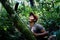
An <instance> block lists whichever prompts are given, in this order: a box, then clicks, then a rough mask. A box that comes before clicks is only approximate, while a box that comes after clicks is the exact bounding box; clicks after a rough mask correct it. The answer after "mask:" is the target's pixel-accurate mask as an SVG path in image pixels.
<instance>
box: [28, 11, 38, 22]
mask: <svg viewBox="0 0 60 40" xmlns="http://www.w3.org/2000/svg"><path fill="white" fill-rule="evenodd" d="M29 16H33V17H34V22H37V20H38V17H37V16H36V15H35V14H34V13H33V12H30V15H29Z"/></svg>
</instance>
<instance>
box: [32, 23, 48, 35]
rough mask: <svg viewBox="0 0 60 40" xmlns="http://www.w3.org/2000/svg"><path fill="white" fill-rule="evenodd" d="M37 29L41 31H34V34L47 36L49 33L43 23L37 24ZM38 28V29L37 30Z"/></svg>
mask: <svg viewBox="0 0 60 40" xmlns="http://www.w3.org/2000/svg"><path fill="white" fill-rule="evenodd" d="M37 29H39V30H38V31H40V32H41V33H36V32H33V34H34V35H35V36H46V35H47V34H48V31H46V30H45V28H44V27H43V26H42V25H39V24H38V25H37ZM37 29H36V30H37Z"/></svg>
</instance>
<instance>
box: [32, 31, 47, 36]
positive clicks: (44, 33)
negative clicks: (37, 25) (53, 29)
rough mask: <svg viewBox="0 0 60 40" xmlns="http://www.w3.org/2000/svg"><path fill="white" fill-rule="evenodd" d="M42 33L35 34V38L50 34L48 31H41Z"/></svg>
mask: <svg viewBox="0 0 60 40" xmlns="http://www.w3.org/2000/svg"><path fill="white" fill-rule="evenodd" d="M41 32H42V33H35V32H34V33H33V34H34V35H35V36H44V35H46V34H48V31H45V30H41Z"/></svg>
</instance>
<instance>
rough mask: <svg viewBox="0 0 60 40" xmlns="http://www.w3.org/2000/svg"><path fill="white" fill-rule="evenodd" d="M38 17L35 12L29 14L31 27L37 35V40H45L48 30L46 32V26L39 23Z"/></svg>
mask: <svg viewBox="0 0 60 40" xmlns="http://www.w3.org/2000/svg"><path fill="white" fill-rule="evenodd" d="M37 20H38V17H37V16H36V15H34V14H33V12H31V13H30V15H29V28H30V30H31V31H32V33H33V34H34V35H35V37H36V38H37V40H45V39H44V37H45V36H46V34H47V33H48V32H46V30H45V28H44V27H43V26H42V25H40V24H37V23H36V22H37Z"/></svg>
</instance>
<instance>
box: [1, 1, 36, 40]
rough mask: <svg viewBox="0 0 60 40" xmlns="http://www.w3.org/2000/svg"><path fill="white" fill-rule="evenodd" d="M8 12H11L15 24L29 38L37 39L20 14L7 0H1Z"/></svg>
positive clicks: (28, 39)
mask: <svg viewBox="0 0 60 40" xmlns="http://www.w3.org/2000/svg"><path fill="white" fill-rule="evenodd" d="M0 2H1V3H2V5H3V6H4V8H5V9H6V11H7V13H9V17H10V18H12V19H13V23H14V26H15V27H16V28H17V29H18V30H19V31H20V32H22V33H23V34H24V36H25V37H26V39H27V40H36V39H35V37H34V35H33V34H32V32H31V31H30V30H29V29H28V28H27V26H26V25H25V24H24V23H23V22H22V21H21V19H20V18H19V16H18V14H17V13H16V12H15V11H14V10H13V9H12V8H11V7H10V5H9V3H8V2H7V0H4V1H3V0H0Z"/></svg>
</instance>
